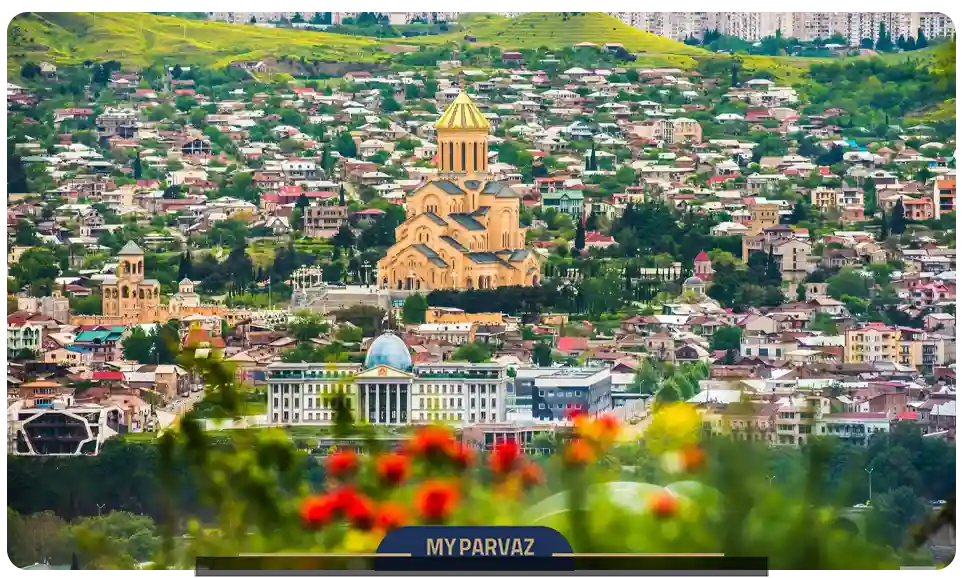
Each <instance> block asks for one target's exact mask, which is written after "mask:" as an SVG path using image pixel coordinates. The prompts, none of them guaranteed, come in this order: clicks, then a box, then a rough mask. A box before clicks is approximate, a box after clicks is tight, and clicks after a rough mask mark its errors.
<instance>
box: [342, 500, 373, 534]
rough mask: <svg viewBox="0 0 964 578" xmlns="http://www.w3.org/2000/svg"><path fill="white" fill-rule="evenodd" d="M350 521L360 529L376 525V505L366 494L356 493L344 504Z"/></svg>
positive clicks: (367, 528)
mask: <svg viewBox="0 0 964 578" xmlns="http://www.w3.org/2000/svg"><path fill="white" fill-rule="evenodd" d="M344 512H345V517H346V518H348V523H350V524H351V525H352V526H353V527H355V528H358V529H359V530H370V529H372V527H373V526H374V525H375V505H374V504H373V503H372V501H371V500H370V499H368V498H367V497H365V496H362V495H359V494H354V495H353V497H352V498H350V499H349V501H348V502H347V503H346V504H344Z"/></svg>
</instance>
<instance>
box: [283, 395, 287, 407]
mask: <svg viewBox="0 0 964 578" xmlns="http://www.w3.org/2000/svg"><path fill="white" fill-rule="evenodd" d="M284 406H285V407H288V398H287V397H286V398H285V403H284Z"/></svg>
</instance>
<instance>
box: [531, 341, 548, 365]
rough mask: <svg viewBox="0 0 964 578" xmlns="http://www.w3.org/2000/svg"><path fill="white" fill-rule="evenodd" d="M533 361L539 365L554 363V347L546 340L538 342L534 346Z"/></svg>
mask: <svg viewBox="0 0 964 578" xmlns="http://www.w3.org/2000/svg"><path fill="white" fill-rule="evenodd" d="M532 361H533V362H534V363H535V364H536V365H538V366H539V367H549V366H551V365H552V348H551V347H549V345H548V344H546V343H545V342H544V341H540V342H539V343H536V344H535V345H534V346H533V347H532Z"/></svg>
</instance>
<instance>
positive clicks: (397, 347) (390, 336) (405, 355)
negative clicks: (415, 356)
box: [365, 333, 412, 371]
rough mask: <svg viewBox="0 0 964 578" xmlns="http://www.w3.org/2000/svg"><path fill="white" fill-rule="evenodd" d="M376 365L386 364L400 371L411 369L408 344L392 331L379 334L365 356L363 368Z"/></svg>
mask: <svg viewBox="0 0 964 578" xmlns="http://www.w3.org/2000/svg"><path fill="white" fill-rule="evenodd" d="M376 365H387V366H389V367H393V368H395V369H400V370H402V371H411V370H412V356H411V354H409V352H408V346H407V345H405V342H404V341H402V340H401V339H400V338H399V337H398V336H397V335H395V334H394V333H383V334H381V335H379V336H378V337H377V338H376V339H375V341H373V342H372V344H371V346H369V347H368V354H367V355H366V356H365V368H366V369H371V368H373V367H375V366H376Z"/></svg>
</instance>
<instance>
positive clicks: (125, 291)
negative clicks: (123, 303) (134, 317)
mask: <svg viewBox="0 0 964 578" xmlns="http://www.w3.org/2000/svg"><path fill="white" fill-rule="evenodd" d="M121 296H123V297H124V299H127V298H128V297H130V296H131V293H130V290H129V289H128V288H127V287H124V288H123V289H121Z"/></svg>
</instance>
